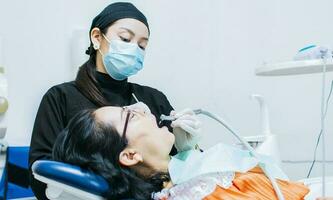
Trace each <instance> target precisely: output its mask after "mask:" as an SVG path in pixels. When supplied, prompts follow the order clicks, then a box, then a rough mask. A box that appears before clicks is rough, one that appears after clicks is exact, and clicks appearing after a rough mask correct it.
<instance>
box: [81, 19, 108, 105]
mask: <svg viewBox="0 0 333 200" xmlns="http://www.w3.org/2000/svg"><path fill="white" fill-rule="evenodd" d="M111 25H112V24H110V25H109V26H108V27H107V28H104V29H102V30H101V32H102V33H103V34H106V32H107V30H108V28H109V27H110V26H111ZM86 53H87V54H88V55H89V56H90V57H89V60H88V61H87V62H86V63H84V64H83V65H82V66H81V67H80V68H79V71H78V73H77V75H76V79H75V84H76V86H77V87H78V89H79V90H80V91H81V92H82V93H83V95H85V96H86V97H87V98H88V99H89V100H90V101H92V102H93V103H94V104H95V105H97V106H107V105H109V103H108V101H107V100H106V99H105V97H104V96H103V94H102V92H101V89H100V87H99V85H98V82H97V80H96V78H95V74H96V53H97V51H96V50H95V49H94V48H93V45H92V43H91V44H90V46H89V47H88V50H87V51H86Z"/></svg>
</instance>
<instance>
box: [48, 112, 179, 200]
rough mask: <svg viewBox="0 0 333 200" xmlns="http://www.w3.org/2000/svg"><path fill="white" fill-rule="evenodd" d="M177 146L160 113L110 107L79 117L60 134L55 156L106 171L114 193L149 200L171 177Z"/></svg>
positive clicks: (83, 113) (93, 169) (71, 162)
mask: <svg viewBox="0 0 333 200" xmlns="http://www.w3.org/2000/svg"><path fill="white" fill-rule="evenodd" d="M173 144H174V136H173V134H172V133H171V132H169V130H168V129H167V128H166V127H163V128H159V127H158V126H157V123H156V119H155V117H154V115H152V114H150V113H144V112H143V111H141V110H130V109H127V108H121V107H111V106H108V107H102V108H99V109H97V110H94V109H92V110H84V111H82V112H80V113H78V114H77V115H76V116H74V117H73V118H72V119H71V120H70V122H69V124H68V125H67V126H66V128H65V129H64V131H62V133H61V134H59V136H58V138H57V141H56V143H55V145H54V148H53V159H55V160H58V161H62V162H66V163H70V164H75V165H79V166H81V167H83V168H86V169H89V170H92V171H94V172H95V173H98V174H100V175H101V176H103V177H104V178H105V179H106V180H107V181H108V182H109V184H110V186H111V187H112V188H113V189H112V194H110V196H112V197H118V198H119V197H122V196H124V195H125V194H126V193H131V194H132V196H136V198H138V199H141V197H142V199H144V198H147V195H148V193H150V192H152V190H156V189H157V188H158V189H160V188H159V187H161V184H163V182H164V181H166V180H167V179H168V177H167V175H166V174H167V164H168V161H169V153H170V151H171V149H172V146H173ZM152 180H153V181H152ZM149 182H150V183H149ZM117 188H118V189H117Z"/></svg>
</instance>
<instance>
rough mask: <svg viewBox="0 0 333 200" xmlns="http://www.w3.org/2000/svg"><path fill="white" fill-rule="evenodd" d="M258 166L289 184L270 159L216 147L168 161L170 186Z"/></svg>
mask: <svg viewBox="0 0 333 200" xmlns="http://www.w3.org/2000/svg"><path fill="white" fill-rule="evenodd" d="M258 164H260V165H261V166H262V167H264V168H265V169H266V170H267V171H268V173H270V174H271V175H272V177H274V178H278V179H281V180H288V177H287V176H286V175H285V173H284V172H283V171H282V170H281V169H280V168H279V166H278V165H277V164H276V163H275V161H274V159H272V158H270V157H269V156H265V155H261V154H259V158H258V159H256V158H254V157H253V156H251V154H250V152H249V151H246V150H241V149H238V148H236V147H233V146H230V145H225V144H222V143H219V144H217V145H214V146H213V147H211V148H209V149H207V150H205V151H204V152H200V151H198V150H189V151H183V152H180V153H178V154H177V155H175V156H173V157H172V158H171V161H170V163H169V166H168V168H169V174H170V177H171V180H172V183H173V184H175V185H177V184H181V183H184V182H186V181H189V180H191V179H193V178H196V177H199V176H202V175H205V174H212V173H226V172H229V173H234V172H241V173H245V172H247V171H249V170H250V169H252V168H254V167H255V166H257V165H258Z"/></svg>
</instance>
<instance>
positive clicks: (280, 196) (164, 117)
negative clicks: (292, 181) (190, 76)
mask: <svg viewBox="0 0 333 200" xmlns="http://www.w3.org/2000/svg"><path fill="white" fill-rule="evenodd" d="M193 112H194V114H196V115H199V114H201V115H206V116H207V117H209V118H211V119H214V120H215V121H217V122H218V123H219V124H221V125H222V126H224V127H225V128H226V129H227V130H228V131H229V132H230V133H231V134H232V135H233V136H235V137H236V138H237V139H238V140H239V141H240V142H241V143H242V144H243V145H244V146H245V147H246V149H247V150H248V151H249V152H250V155H251V156H253V157H255V158H257V159H258V160H259V156H258V154H257V152H255V150H254V148H253V147H251V146H250V145H249V143H247V142H246V141H245V140H244V139H243V138H242V137H241V136H240V135H238V134H237V133H236V131H235V130H234V129H233V128H232V127H231V126H230V125H229V124H228V123H227V122H226V121H225V120H223V119H222V118H221V117H219V116H217V115H215V114H213V113H210V112H208V111H206V110H203V109H194V110H193ZM176 119H177V118H176V117H174V116H167V115H163V114H162V115H161V117H160V122H159V123H161V122H162V121H174V120H176ZM259 167H260V168H261V169H262V171H263V172H264V173H265V175H266V176H267V177H268V179H269V180H270V181H271V183H272V186H273V188H274V191H275V193H276V195H277V197H278V199H279V200H284V197H283V194H282V192H281V190H280V188H279V186H278V184H277V182H276V180H275V178H274V177H272V176H271V175H270V174H269V173H268V171H267V170H266V168H265V164H264V163H261V162H259Z"/></svg>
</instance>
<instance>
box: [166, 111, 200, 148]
mask: <svg viewBox="0 0 333 200" xmlns="http://www.w3.org/2000/svg"><path fill="white" fill-rule="evenodd" d="M170 116H174V117H176V118H177V119H176V120H175V121H173V122H172V123H171V127H172V128H173V134H174V135H175V147H176V149H177V150H178V151H179V152H181V151H186V150H190V149H193V148H194V147H195V145H197V144H198V142H199V139H200V137H201V122H200V121H199V119H198V117H197V116H196V115H195V113H194V112H193V111H192V110H191V109H185V110H183V111H181V112H178V113H176V112H175V111H171V113H170Z"/></svg>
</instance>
